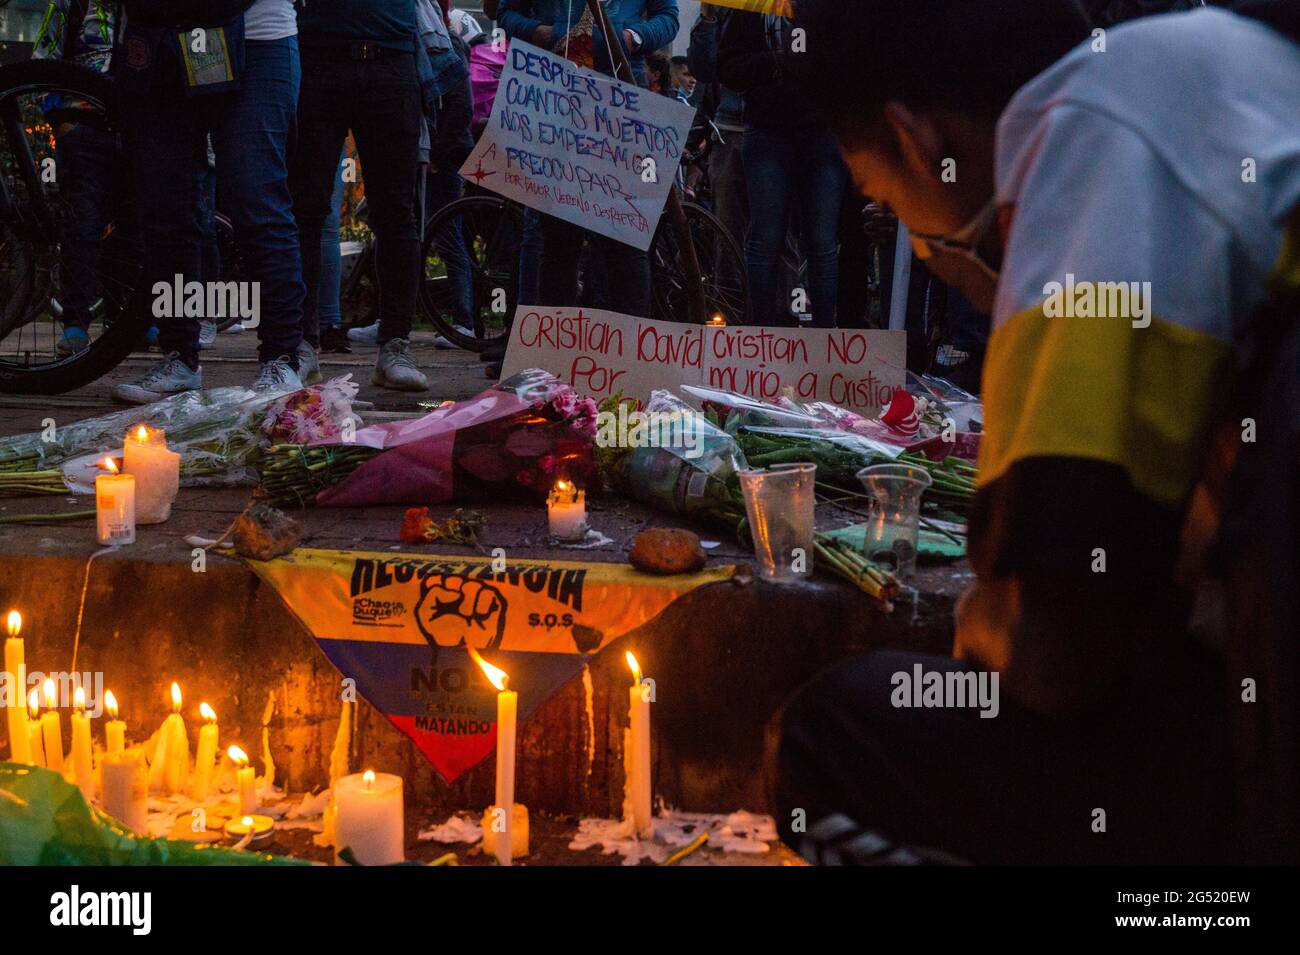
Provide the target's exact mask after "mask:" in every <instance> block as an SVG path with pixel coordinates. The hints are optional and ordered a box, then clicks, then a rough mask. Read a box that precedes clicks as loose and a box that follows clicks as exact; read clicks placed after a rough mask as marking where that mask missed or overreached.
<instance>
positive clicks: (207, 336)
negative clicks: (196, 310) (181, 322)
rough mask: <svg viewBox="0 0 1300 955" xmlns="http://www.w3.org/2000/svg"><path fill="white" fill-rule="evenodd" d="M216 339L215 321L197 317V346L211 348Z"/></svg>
mask: <svg viewBox="0 0 1300 955" xmlns="http://www.w3.org/2000/svg"><path fill="white" fill-rule="evenodd" d="M216 340H217V323H216V322H213V321H210V320H208V319H205V318H201V319H199V347H200V348H211V347H212V346H213V345H214V344H215V343H216Z"/></svg>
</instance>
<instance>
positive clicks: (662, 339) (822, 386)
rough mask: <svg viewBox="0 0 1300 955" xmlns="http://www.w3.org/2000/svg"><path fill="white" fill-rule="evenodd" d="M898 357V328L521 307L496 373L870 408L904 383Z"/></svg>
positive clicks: (593, 390) (600, 388)
mask: <svg viewBox="0 0 1300 955" xmlns="http://www.w3.org/2000/svg"><path fill="white" fill-rule="evenodd" d="M906 359H907V333H906V332H902V331H897V332H893V331H886V330H881V329H854V328H843V329H840V328H833V329H824V328H758V327H754V326H741V325H729V326H717V327H715V326H711V325H703V326H702V325H683V324H679V323H677V322H659V321H654V320H652V319H648V318H635V317H632V316H629V315H620V314H618V313H616V312H604V311H599V310H596V309H579V308H571V309H556V308H534V307H529V306H520V307H519V308H518V309H517V310H516V312H515V321H514V327H513V328H512V329H511V333H510V345H509V348H508V350H507V352H506V360H505V365H504V370H503V374H504V375H505V376H509V375H513V374H515V373H516V372H518V371H522V370H523V369H525V368H542V369H545V370H546V371H549V372H551V373H552V374H553V375H556V376H557V377H558V378H559V379H560V380H561V381H564V382H565V383H567V384H570V385H572V386H573V387H574V388H575V389H576V390H577V391H579V392H581V393H582V394H585V395H589V396H591V397H592V398H595V399H597V400H600V399H602V398H607V397H609V396H610V395H613V394H617V393H618V392H620V391H621V392H622V393H623V394H624V396H626V397H629V398H635V399H638V400H639V401H642V402H645V401H648V400H649V398H650V392H651V391H653V390H655V389H657V388H663V389H667V390H669V391H672V392H673V393H677V390H678V388H679V387H680V386H681V385H700V386H703V387H707V388H715V389H719V390H721V391H729V392H734V393H736V394H742V395H746V396H748V397H750V398H757V399H760V400H763V401H772V400H773V399H776V398H778V397H780V396H781V395H783V394H789V395H790V396H791V397H793V398H794V399H795V400H796V401H802V402H810V401H828V402H830V403H832V404H835V405H839V406H840V407H842V408H848V409H849V410H851V411H855V412H858V413H859V414H873V413H875V412H876V411H878V410H879V409H880V408H881V407H883V406H885V405H887V404H888V403H889V399H890V398H891V397H892V396H893V393H894V389H895V388H901V387H903V385H904V374H905V369H906V364H907V361H906ZM787 389H788V391H787Z"/></svg>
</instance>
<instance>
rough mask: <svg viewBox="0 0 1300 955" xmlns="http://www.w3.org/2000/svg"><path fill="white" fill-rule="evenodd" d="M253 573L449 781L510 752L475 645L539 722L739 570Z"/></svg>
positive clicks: (306, 554) (294, 558) (538, 564)
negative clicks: (586, 676)
mask: <svg viewBox="0 0 1300 955" xmlns="http://www.w3.org/2000/svg"><path fill="white" fill-rule="evenodd" d="M250 565H251V566H252V567H253V569H254V570H255V571H256V572H257V573H258V574H259V575H260V576H261V577H262V578H263V579H264V580H266V581H267V582H268V583H270V584H271V585H272V586H273V587H275V589H276V591H277V592H278V593H279V594H280V596H281V598H282V599H283V600H284V602H285V604H286V605H287V606H288V607H289V609H290V610H291V611H292V612H293V613H294V615H295V616H296V617H297V618H298V619H299V620H300V621H302V623H303V624H304V625H305V626H306V627H307V629H308V630H309V631H310V632H311V634H312V636H313V637H315V639H316V642H317V643H318V644H319V645H320V647H321V649H322V650H323V651H324V653H325V655H326V656H327V657H329V659H330V662H332V663H333V664H334V665H335V666H336V667H337V668H338V669H339V671H340V672H341V673H342V674H343V675H344V676H345V677H350V678H351V679H353V680H355V681H356V685H357V689H358V691H359V692H360V693H361V695H362V696H364V697H365V698H366V699H367V700H368V701H369V702H370V703H371V705H373V706H374V707H376V708H377V709H378V710H379V711H380V712H382V713H383V714H384V715H385V716H386V717H387V718H388V719H389V721H390V722H392V723H393V725H394V726H396V727H397V728H398V729H400V730H401V731H402V732H403V733H405V734H406V735H407V736H409V737H411V739H412V740H413V741H414V742H415V744H416V745H417V746H418V747H419V748H420V750H421V751H422V752H423V753H424V754H425V756H426V757H427V758H428V759H429V761H430V762H431V763H432V764H433V765H434V767H435V768H436V769H437V770H438V772H439V774H441V776H442V777H443V778H444V779H445V780H447V781H448V782H451V781H452V780H454V779H456V778H457V777H458V776H460V775H461V774H462V773H463V772H465V771H466V770H467V769H470V768H471V767H473V766H474V765H476V764H477V763H478V762H479V761H480V760H482V759H483V757H485V756H486V755H488V753H490V752H491V751H492V748H493V747H494V746H495V745H496V690H495V689H493V688H492V687H491V686H490V685H489V684H488V682H487V680H486V678H485V677H484V676H483V673H482V671H481V670H480V669H479V668H478V667H477V666H475V665H474V664H473V663H472V662H471V661H470V659H469V654H468V653H467V652H466V650H465V647H466V646H472V647H474V648H475V649H476V650H481V651H482V652H484V653H485V654H488V655H489V656H490V657H491V659H492V660H493V661H494V662H496V663H498V664H499V665H500V666H501V667H502V668H504V669H505V670H506V671H507V672H509V673H510V688H511V689H512V690H516V691H518V693H519V707H520V716H521V717H522V718H527V717H528V716H529V715H531V714H532V713H533V712H534V711H535V710H536V709H537V707H539V706H540V705H541V704H542V703H544V702H545V701H546V700H547V699H548V698H549V697H550V696H551V694H552V693H554V692H555V691H556V690H557V689H559V688H560V687H561V686H563V685H564V684H565V683H566V682H568V681H569V680H570V679H572V678H573V677H575V676H577V675H578V673H579V672H580V671H581V669H582V666H583V663H584V662H585V659H586V657H587V656H588V655H589V654H593V653H597V652H599V651H600V650H601V648H603V647H605V646H607V645H608V644H609V643H611V642H613V641H615V640H617V639H619V638H620V637H622V636H624V635H626V634H628V633H630V632H631V631H632V630H634V629H635V628H636V627H639V626H641V625H642V624H645V623H647V622H648V621H650V620H652V619H653V618H654V617H656V616H657V615H658V614H659V613H660V612H662V611H663V610H664V608H666V607H667V606H668V605H669V604H671V603H672V602H673V601H674V600H676V599H677V598H678V597H679V596H681V595H682V594H684V593H687V592H688V591H690V590H693V589H695V588H696V587H698V586H700V585H702V584H706V583H712V582H715V581H720V580H725V579H726V578H728V577H729V576H730V575H731V573H732V568H730V567H721V568H717V569H712V570H709V571H705V572H704V573H700V574H695V575H691V576H686V577H671V578H658V577H647V576H646V575H644V574H639V573H637V572H636V571H634V570H632V569H631V568H630V567H627V566H625V565H621V564H597V563H593V564H583V563H577V562H573V561H521V562H508V561H505V560H498V559H493V558H491V557H482V558H480V557H452V556H432V555H419V554H412V555H397V554H391V553H389V554H372V553H354V552H342V551H320V550H297V551H294V552H293V553H292V554H291V555H290V556H288V557H286V558H282V559H279V560H274V561H269V562H266V563H258V562H250Z"/></svg>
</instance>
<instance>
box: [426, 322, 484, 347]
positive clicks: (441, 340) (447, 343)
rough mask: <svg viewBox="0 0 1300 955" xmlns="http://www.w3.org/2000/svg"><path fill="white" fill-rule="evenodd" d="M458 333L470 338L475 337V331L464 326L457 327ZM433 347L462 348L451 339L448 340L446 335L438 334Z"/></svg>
mask: <svg viewBox="0 0 1300 955" xmlns="http://www.w3.org/2000/svg"><path fill="white" fill-rule="evenodd" d="M456 331H458V332H460V333H461V334H462V335H465V336H467V337H469V338H473V337H474V329H472V328H466V327H465V326H464V325H457V326H456ZM433 347H434V348H459V347H460V346H459V345H457V344H456V343H455V342H454V341H452V340H451V339H450V338H448V337H447V336H446V335H442V334H438V335H434V336H433Z"/></svg>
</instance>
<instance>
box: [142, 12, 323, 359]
mask: <svg viewBox="0 0 1300 955" xmlns="http://www.w3.org/2000/svg"><path fill="white" fill-rule="evenodd" d="M245 56H246V59H245V67H244V72H243V75H242V76H241V77H240V88H239V89H238V90H236V91H234V92H231V93H220V94H211V95H207V96H195V97H188V98H187V97H186V96H185V94H184V92H183V91H182V90H181V89H180V86H179V84H177V86H176V87H175V88H173V87H171V86H169V85H166V84H162V83H160V84H159V85H158V86H157V88H155V89H154V90H152V91H151V92H150V93H149V94H147V95H126V96H123V98H122V100H123V113H124V117H125V126H126V130H127V139H128V142H129V143H130V154H131V162H132V167H133V171H134V174H135V183H136V195H137V196H140V197H147V200H142V202H141V205H142V209H141V215H140V220H141V227H142V230H143V232H144V240H145V253H146V261H147V263H148V270H149V272H148V274H149V284H150V286H151V285H152V283H153V282H155V281H158V280H160V279H161V280H163V281H166V282H168V283H169V284H170V283H171V282H172V280H173V276H175V275H177V274H180V275H182V276H183V277H184V279H185V281H187V282H188V281H201V280H203V278H204V277H205V276H204V247H205V244H206V241H207V233H208V228H209V224H208V221H207V216H206V214H205V211H204V198H203V197H204V192H205V190H206V189H207V186H206V182H205V180H206V179H207V176H208V151H207V136H208V133H209V132H210V133H211V135H212V146H213V149H214V150H215V151H216V155H217V191H218V193H219V194H220V195H221V198H222V202H223V204H224V205H225V207H226V212H227V213H228V214H229V215H230V218H231V220H232V222H233V223H234V229H235V240H236V242H237V243H238V244H239V247H240V252H241V253H242V258H243V260H244V263H245V267H246V269H247V273H248V274H247V279H248V281H251V282H256V283H258V286H259V293H260V310H259V320H260V323H259V325H258V329H257V330H258V336H259V339H260V348H259V349H258V355H259V358H260V359H261V360H262V361H270V360H272V359H275V358H279V357H281V356H284V357H287V358H288V359H289V361H290V363H291V364H293V365H295V366H296V364H297V357H296V356H297V348H298V343H299V342H300V341H301V340H302V330H301V329H302V303H303V284H302V265H301V262H300V260H299V253H298V232H297V228H296V226H295V224H294V219H293V205H292V202H291V200H290V197H289V183H288V160H287V156H288V147H289V141H290V138H291V137H292V135H293V131H294V126H295V123H296V118H297V105H298V84H299V80H300V77H301V70H300V68H299V62H298V41H297V38H296V37H287V38H285V39H283V40H249V41H248V42H247V46H246V54H245ZM198 341H199V325H198V318H197V317H189V318H184V317H177V318H171V319H165V320H163V321H162V322H160V324H159V329H158V343H159V346H160V347H161V348H162V350H163V351H164V352H173V351H174V352H177V353H179V355H180V357H181V359H182V360H183V361H185V362H186V363H187V364H189V365H190V366H191V367H197V365H198Z"/></svg>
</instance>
